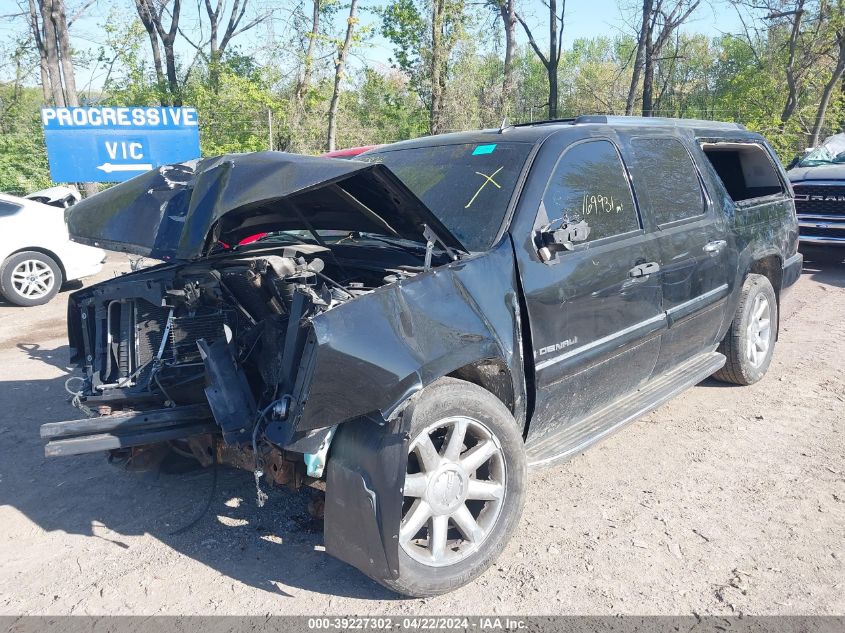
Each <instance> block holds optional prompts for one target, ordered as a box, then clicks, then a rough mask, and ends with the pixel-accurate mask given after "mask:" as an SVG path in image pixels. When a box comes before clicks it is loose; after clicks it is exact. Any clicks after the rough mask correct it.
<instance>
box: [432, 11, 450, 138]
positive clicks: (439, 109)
mask: <svg viewBox="0 0 845 633" xmlns="http://www.w3.org/2000/svg"><path fill="white" fill-rule="evenodd" d="M445 4H446V3H445V0H434V1H433V2H432V4H431V72H430V74H431V111H430V113H429V130H430V133H431V134H440V132H441V129H440V128H441V119H442V115H443V77H442V74H443V27H444V20H445V16H444V12H445V11H446V6H445Z"/></svg>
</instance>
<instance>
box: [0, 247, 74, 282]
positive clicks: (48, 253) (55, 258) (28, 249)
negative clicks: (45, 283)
mask: <svg viewBox="0 0 845 633" xmlns="http://www.w3.org/2000/svg"><path fill="white" fill-rule="evenodd" d="M28 252H34V253H41V254H42V255H46V256H47V257H49V258H50V259H52V260H53V261H54V262H56V266H58V267H59V270H60V271H61V273H62V283H64V282H66V281H67V271H66V270H65V265H64V262H63V261H62V258H61V257H59V256H58V255H56V253H54V252H53V251H51V250H50V249H48V248H44V247H43V246H25V247H24V248H19V249H17V250H16V251H12V252H11V253H9V254H8V255H7V256H6V259H9V258H10V257H13V256H15V255H17V254H18V253H28ZM6 259H4V260H3V261H4V262H5V261H6Z"/></svg>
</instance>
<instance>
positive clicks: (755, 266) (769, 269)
mask: <svg viewBox="0 0 845 633" xmlns="http://www.w3.org/2000/svg"><path fill="white" fill-rule="evenodd" d="M748 275H760V276H762V277H765V278H766V279H768V280H769V283H770V284H772V288H773V289H774V291H775V300H776V302H777V310H778V319H777V323H775V340H778V337H779V335H780V292H781V287H782V285H783V258H782V257H781V256H780V255H779V254H778V253H766V254H764V255H760V256H757V257H755V258H754V259H752V260H751V262H750V265H749V268H748V271H747V272H746V274H745V277H748Z"/></svg>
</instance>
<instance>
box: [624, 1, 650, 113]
mask: <svg viewBox="0 0 845 633" xmlns="http://www.w3.org/2000/svg"><path fill="white" fill-rule="evenodd" d="M653 6H654V0H643V8H642V20H641V22H640V33H639V36H638V37H637V53H636V55H635V56H634V68H633V73H632V75H631V86H630V87H629V88H628V98H627V99H626V101H625V114H627V115H629V116H630V115H631V114H633V113H634V103H635V102H636V100H637V87H638V86H639V84H640V75H641V74H642V72H643V56H644V55H645V43H646V39H647V38H648V37H649V25H650V24H651V15H652V12H653Z"/></svg>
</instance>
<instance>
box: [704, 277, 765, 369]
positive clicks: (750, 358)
mask: <svg viewBox="0 0 845 633" xmlns="http://www.w3.org/2000/svg"><path fill="white" fill-rule="evenodd" d="M777 324H778V304H777V297H776V296H775V291H774V289H773V288H772V284H771V283H770V282H769V280H768V279H767V278H766V277H764V276H763V275H748V277H746V278H745V283H743V284H742V293H741V295H740V298H739V305H738V306H737V307H736V313H735V314H734V318H733V321H732V322H731V327H730V329H729V330H728V333H727V334H726V335H725V338H724V339H723V340H722V342H721V343H720V344H719V349H718V351H719V352H721V353H722V354H724V355H725V358H727V362H726V363H725V366H724V367H722V369H720V370H719V371H717V372H716V373H715V374H713V377H714V378H715V379H716V380H720V381H722V382H729V383H733V384H735V385H753V384H754V383H755V382H757V381H758V380H760V379H761V378H762V377H763V376H765V375H766V371H767V370H768V369H769V365H770V364H771V362H772V353H773V352H774V349H775V334H776V332H777Z"/></svg>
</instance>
